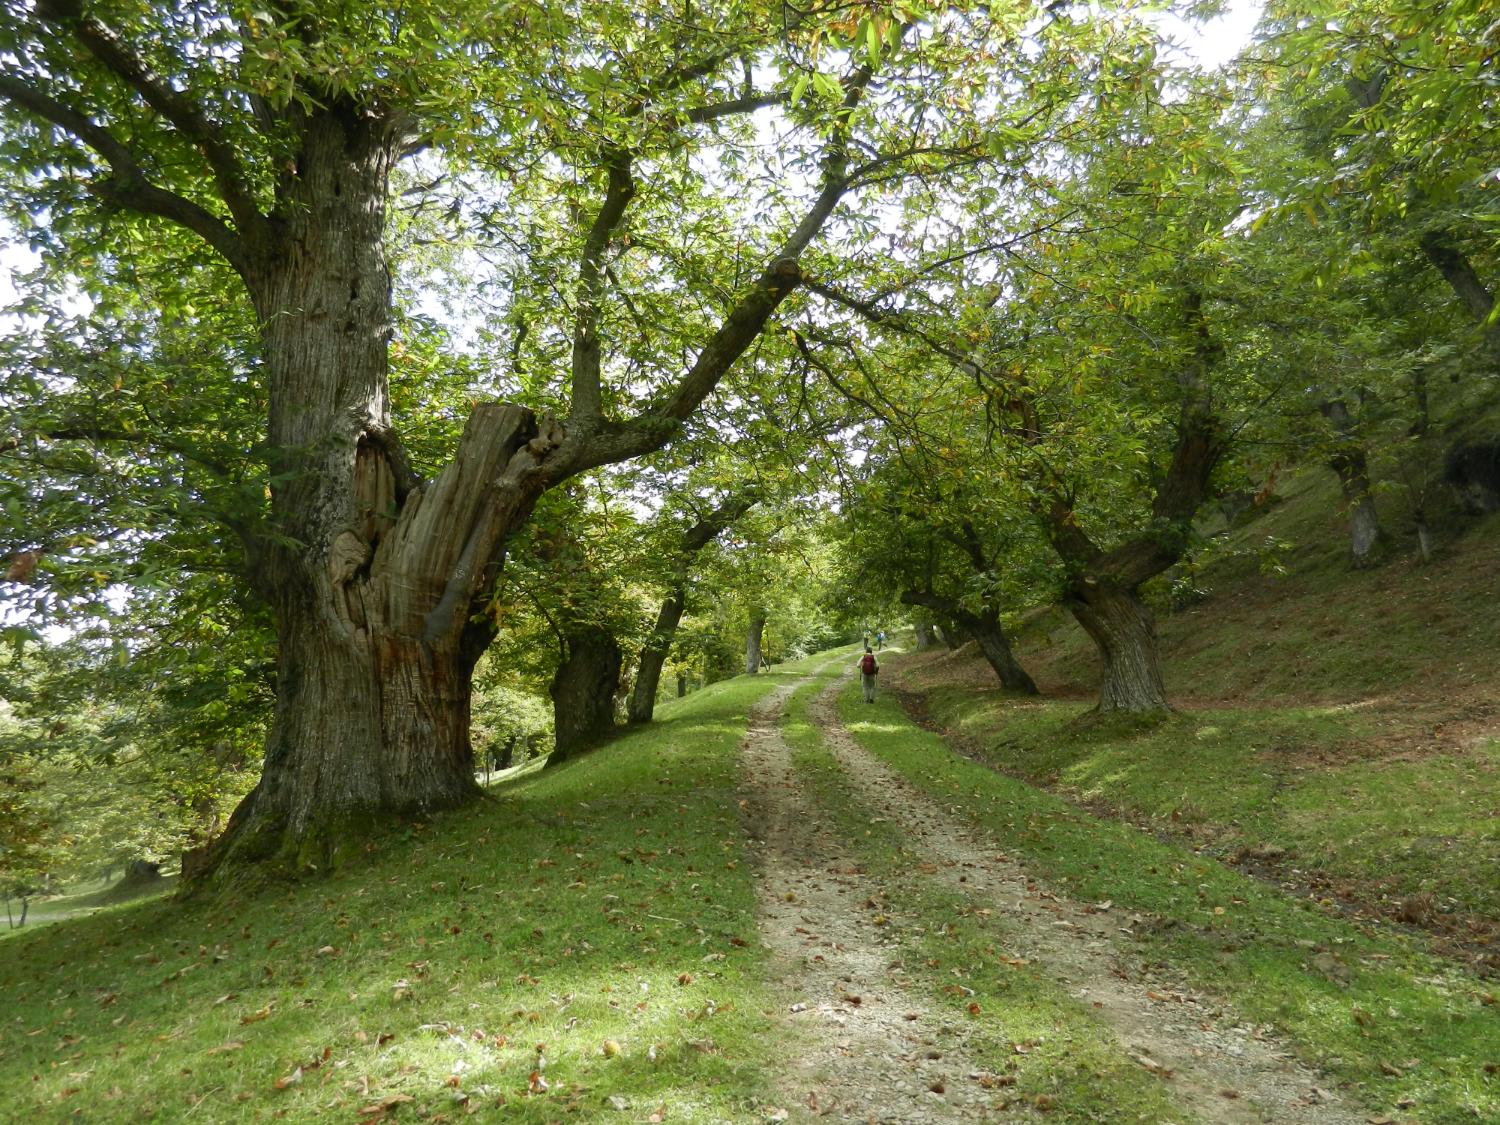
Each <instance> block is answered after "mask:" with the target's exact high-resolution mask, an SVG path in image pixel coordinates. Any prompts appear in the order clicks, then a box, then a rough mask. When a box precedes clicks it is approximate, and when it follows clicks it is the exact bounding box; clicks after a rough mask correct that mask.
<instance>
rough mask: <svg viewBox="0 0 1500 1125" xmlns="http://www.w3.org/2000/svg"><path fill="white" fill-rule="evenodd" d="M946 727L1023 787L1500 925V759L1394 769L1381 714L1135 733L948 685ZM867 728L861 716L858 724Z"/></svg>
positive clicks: (941, 699) (1257, 714)
mask: <svg viewBox="0 0 1500 1125" xmlns="http://www.w3.org/2000/svg"><path fill="white" fill-rule="evenodd" d="M929 698H930V700H931V706H932V710H933V714H934V716H935V717H936V718H938V719H939V721H941V722H942V723H943V724H944V725H946V726H948V727H950V728H952V729H956V730H959V731H962V732H963V733H964V734H966V735H968V736H969V737H970V738H972V739H974V740H975V741H976V742H977V743H978V744H979V746H980V747H981V749H982V751H983V753H984V754H985V755H986V757H987V758H988V760H989V761H991V762H993V763H994V765H995V766H996V767H997V768H999V769H1001V770H1003V771H1005V772H1006V773H1010V774H1013V775H1015V776H1017V777H1020V778H1023V779H1025V780H1028V781H1034V782H1037V783H1039V784H1042V785H1046V786H1048V787H1050V788H1054V789H1056V790H1058V791H1060V792H1062V793H1065V794H1067V795H1069V796H1071V797H1074V798H1076V799H1081V800H1084V801H1088V802H1096V803H1098V804H1099V805H1102V806H1104V807H1107V808H1109V809H1112V810H1116V811H1118V812H1119V813H1121V814H1123V815H1124V816H1126V817H1128V818H1130V819H1131V820H1134V821H1136V822H1141V821H1147V822H1152V825H1153V827H1158V828H1159V829H1160V830H1162V831H1167V832H1172V833H1176V834H1179V835H1185V836H1191V838H1192V839H1193V840H1194V841H1195V842H1196V843H1198V844H1199V845H1200V846H1204V847H1207V848H1209V849H1210V850H1212V851H1213V852H1214V853H1215V854H1218V855H1230V854H1233V853H1235V852H1237V851H1239V850H1241V849H1261V850H1264V849H1266V848H1271V849H1274V850H1275V851H1276V853H1277V854H1278V855H1285V856H1286V857H1288V862H1291V863H1293V864H1294V865H1295V866H1296V867H1298V868H1301V869H1304V870H1313V871H1317V872H1318V873H1320V874H1326V875H1329V876H1332V877H1335V878H1340V879H1344V880H1353V881H1357V882H1358V883H1359V886H1360V888H1361V890H1362V891H1365V892H1369V893H1368V894H1366V895H1364V896H1363V897H1367V898H1368V899H1369V900H1371V901H1377V902H1378V901H1379V899H1380V898H1381V897H1382V896H1384V897H1386V898H1388V899H1391V900H1394V901H1398V902H1399V901H1400V900H1402V899H1403V898H1405V897H1407V896H1411V895H1417V894H1431V895H1433V896H1434V900H1435V902H1436V903H1437V904H1438V906H1439V907H1441V908H1451V909H1458V910H1464V911H1473V912H1477V913H1480V914H1484V915H1487V916H1489V917H1492V918H1494V917H1500V879H1497V878H1495V875H1494V872H1495V871H1496V869H1497V865H1500V819H1497V817H1496V810H1497V809H1500V752H1497V751H1496V749H1495V745H1494V744H1493V743H1488V744H1480V745H1476V746H1473V747H1471V748H1470V749H1468V750H1467V751H1465V752H1464V753H1462V754H1437V753H1431V754H1424V755H1420V756H1417V757H1407V756H1403V757H1399V758H1383V757H1380V756H1377V755H1376V754H1375V753H1374V752H1373V751H1372V750H1371V739H1372V738H1373V737H1374V736H1375V735H1376V734H1378V733H1379V731H1380V723H1381V719H1380V717H1379V716H1378V715H1377V714H1375V713H1373V712H1372V711H1371V710H1370V709H1367V708H1358V707H1349V706H1340V705H1318V706H1311V705H1305V706H1299V707H1283V708H1265V709H1259V708H1219V709H1205V710H1198V711H1193V712H1188V713H1183V714H1178V715H1175V716H1172V717H1171V718H1169V719H1168V720H1166V721H1165V722H1163V723H1161V724H1160V725H1158V726H1156V727H1154V728H1153V729H1151V730H1148V731H1142V732H1138V733H1134V734H1128V735H1124V736H1120V735H1114V734H1110V733H1105V732H1100V731H1080V730H1079V729H1077V728H1075V727H1073V726H1072V725H1070V718H1071V716H1072V715H1074V714H1076V712H1077V709H1078V705H1077V704H1068V703H1057V702H1048V703H1028V704H1026V705H1023V706H1013V705H1010V704H1008V703H1007V702H1004V701H1001V702H981V701H979V700H976V699H974V698H973V697H972V696H969V695H968V694H967V693H964V692H962V691H957V690H953V689H946V690H943V689H939V690H937V691H934V692H932V693H931V694H930V696H929ZM851 715H852V717H854V718H856V719H858V718H861V715H860V714H859V713H858V712H857V711H856V712H851Z"/></svg>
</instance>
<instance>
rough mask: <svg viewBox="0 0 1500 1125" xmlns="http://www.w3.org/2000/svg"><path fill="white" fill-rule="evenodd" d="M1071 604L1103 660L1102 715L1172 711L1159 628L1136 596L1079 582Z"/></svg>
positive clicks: (1108, 586)
mask: <svg viewBox="0 0 1500 1125" xmlns="http://www.w3.org/2000/svg"><path fill="white" fill-rule="evenodd" d="M1067 605H1068V609H1070V610H1071V611H1072V613H1073V616H1074V617H1075V618H1077V619H1078V623H1079V624H1080V625H1082V626H1083V628H1084V630H1085V631H1086V632H1087V633H1088V635H1089V636H1090V637H1092V638H1093V640H1094V644H1095V645H1096V646H1098V649H1099V655H1100V657H1101V658H1102V660H1103V666H1104V667H1103V675H1102V676H1101V678H1100V683H1099V704H1098V707H1097V710H1098V711H1099V712H1101V713H1105V712H1110V711H1137V712H1144V711H1165V710H1168V709H1169V704H1168V703H1167V688H1166V684H1165V682H1164V681H1163V680H1162V675H1161V659H1160V657H1159V655H1158V645H1157V640H1156V625H1155V622H1154V621H1153V619H1152V615H1151V610H1150V609H1149V608H1148V607H1147V606H1146V604H1145V603H1144V602H1142V601H1141V599H1140V597H1139V596H1137V595H1136V593H1135V591H1133V590H1131V589H1128V588H1126V587H1123V586H1118V585H1115V584H1113V583H1110V582H1089V581H1084V582H1079V583H1077V584H1075V585H1074V587H1073V588H1072V590H1070V591H1069V594H1068V598H1067Z"/></svg>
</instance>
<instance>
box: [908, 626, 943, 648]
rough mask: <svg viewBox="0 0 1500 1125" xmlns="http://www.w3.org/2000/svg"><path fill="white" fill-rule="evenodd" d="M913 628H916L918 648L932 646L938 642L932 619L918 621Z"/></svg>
mask: <svg viewBox="0 0 1500 1125" xmlns="http://www.w3.org/2000/svg"><path fill="white" fill-rule="evenodd" d="M913 628H914V629H915V630H916V634H917V647H918V648H931V647H932V646H933V645H935V644H937V637H936V636H934V635H933V631H932V623H931V622H930V621H918V622H916V624H915V625H914V626H913Z"/></svg>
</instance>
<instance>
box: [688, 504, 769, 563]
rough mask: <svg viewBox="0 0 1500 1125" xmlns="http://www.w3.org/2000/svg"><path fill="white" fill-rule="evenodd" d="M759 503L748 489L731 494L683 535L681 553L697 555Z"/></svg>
mask: <svg viewBox="0 0 1500 1125" xmlns="http://www.w3.org/2000/svg"><path fill="white" fill-rule="evenodd" d="M758 502H759V498H758V497H757V496H756V495H755V493H754V491H753V490H751V489H748V488H747V489H742V490H741V491H738V492H732V493H730V494H729V495H728V496H726V497H725V498H724V499H723V500H721V501H719V503H718V504H717V505H715V507H714V509H713V510H712V511H711V512H709V513H708V514H707V515H706V516H704V517H703V518H702V519H700V520H699V521H698V522H697V523H695V524H693V526H692V527H690V528H688V529H687V530H686V531H684V532H683V533H682V545H681V547H680V548H679V550H680V552H681V553H682V554H684V555H696V554H697V553H698V552H699V551H701V550H703V548H704V547H706V546H708V545H709V544H710V543H712V542H713V541H714V540H715V539H716V538H717V537H718V536H719V535H720V534H721V533H722V532H723V531H724V529H725V528H727V527H728V526H729V525H730V524H732V523H733V522H734V521H735V520H737V519H739V518H740V517H741V516H743V515H744V514H745V513H746V512H748V511H749V510H750V509H751V508H753V507H755V505H756V504H757V503H758Z"/></svg>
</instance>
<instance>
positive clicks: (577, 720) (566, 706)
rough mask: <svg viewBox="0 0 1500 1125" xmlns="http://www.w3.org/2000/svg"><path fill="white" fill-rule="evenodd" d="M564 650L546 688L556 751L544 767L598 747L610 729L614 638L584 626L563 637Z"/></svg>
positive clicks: (617, 659) (615, 681)
mask: <svg viewBox="0 0 1500 1125" xmlns="http://www.w3.org/2000/svg"><path fill="white" fill-rule="evenodd" d="M566 645H567V650H568V652H567V656H566V657H565V658H564V659H563V662H562V663H561V664H560V665H558V669H557V673H556V675H554V676H553V677H552V685H551V687H550V688H549V692H550V694H551V696H552V714H553V720H554V726H555V728H556V738H557V748H556V749H555V750H553V752H552V754H551V756H550V757H548V759H547V764H548V765H552V764H554V763H557V762H561V761H564V760H566V759H567V758H568V757H570V756H572V755H574V754H576V753H577V752H578V751H580V750H583V749H586V748H588V747H589V746H592V745H594V744H595V743H597V742H599V741H600V740H601V739H603V738H604V737H606V736H607V735H608V734H609V733H610V731H611V730H612V729H613V728H614V723H615V692H616V691H617V690H618V688H619V686H620V666H621V663H622V660H623V657H622V654H621V652H620V644H619V642H618V641H616V640H615V637H614V634H613V633H611V632H609V630H607V629H603V628H600V627H598V626H594V625H590V626H584V627H581V628H579V629H576V630H573V631H571V632H569V633H568V635H567V639H566Z"/></svg>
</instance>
